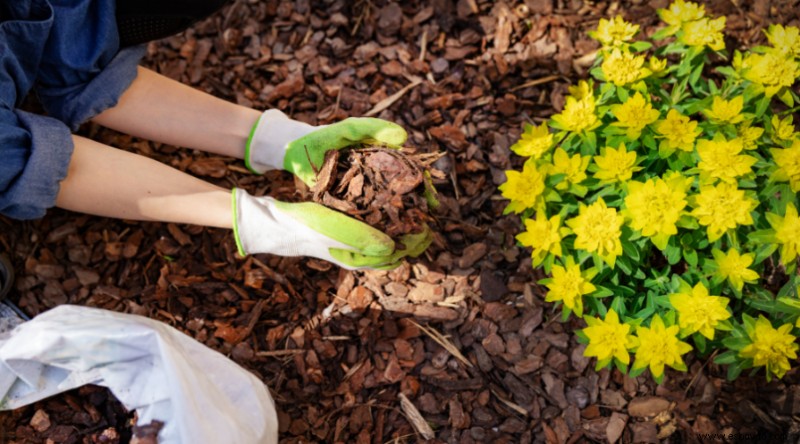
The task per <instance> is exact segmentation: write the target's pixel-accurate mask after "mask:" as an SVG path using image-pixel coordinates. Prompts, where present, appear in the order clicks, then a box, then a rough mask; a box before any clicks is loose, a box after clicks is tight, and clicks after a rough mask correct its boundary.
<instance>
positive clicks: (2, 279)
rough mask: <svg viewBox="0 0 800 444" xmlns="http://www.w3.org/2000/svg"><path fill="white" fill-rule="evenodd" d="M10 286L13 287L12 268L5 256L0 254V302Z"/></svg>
mask: <svg viewBox="0 0 800 444" xmlns="http://www.w3.org/2000/svg"><path fill="white" fill-rule="evenodd" d="M12 285H14V267H12V266H11V261H10V260H8V258H7V257H6V256H5V255H3V254H0V301H2V300H3V299H5V297H6V295H7V294H8V292H9V291H10V290H11V286H12Z"/></svg>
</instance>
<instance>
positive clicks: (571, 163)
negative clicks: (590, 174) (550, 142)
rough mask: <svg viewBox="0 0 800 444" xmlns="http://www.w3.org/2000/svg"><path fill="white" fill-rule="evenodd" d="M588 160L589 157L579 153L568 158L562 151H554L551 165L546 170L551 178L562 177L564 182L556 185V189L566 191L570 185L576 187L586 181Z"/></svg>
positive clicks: (559, 149)
mask: <svg viewBox="0 0 800 444" xmlns="http://www.w3.org/2000/svg"><path fill="white" fill-rule="evenodd" d="M590 160H591V158H590V157H589V156H581V154H580V153H576V154H575V155H574V156H572V157H570V155H569V154H567V152H566V151H564V150H563V149H561V148H558V149H556V151H555V152H554V153H553V164H552V165H550V166H549V168H548V170H547V172H548V174H550V175H551V176H555V175H556V174H563V175H564V180H562V181H561V182H559V183H558V184H557V185H556V189H557V190H566V189H567V188H569V186H570V185H578V184H579V183H581V182H583V180H584V179H586V167H588V166H589V161H590Z"/></svg>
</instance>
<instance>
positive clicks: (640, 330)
mask: <svg viewBox="0 0 800 444" xmlns="http://www.w3.org/2000/svg"><path fill="white" fill-rule="evenodd" d="M678 330H679V327H678V326H677V325H672V326H670V327H665V326H664V321H663V320H661V316H659V315H655V316H653V317H652V318H651V320H650V327H649V328H648V327H641V326H640V327H636V340H635V344H636V345H634V348H635V350H636V361H635V362H634V363H633V367H632V370H638V369H642V368H645V367H648V366H649V367H650V373H652V375H653V377H654V378H656V379H657V380H658V379H660V378H661V376H663V375H664V367H665V366H670V367H672V368H674V369H675V370H681V371H686V364H685V363H684V362H683V358H681V355H683V354H685V353H687V352H689V351H691V350H692V346H691V345H689V344H687V343H685V342H683V341H681V340H679V339H678Z"/></svg>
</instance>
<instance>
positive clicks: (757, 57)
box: [737, 52, 800, 97]
mask: <svg viewBox="0 0 800 444" xmlns="http://www.w3.org/2000/svg"><path fill="white" fill-rule="evenodd" d="M737 68H738V69H739V71H741V73H742V76H743V77H744V78H745V79H747V80H749V81H751V82H753V83H755V84H758V85H761V86H762V87H763V88H764V94H766V96H767V97H772V96H774V95H775V94H777V93H778V92H779V91H780V90H781V89H782V88H785V87H790V86H792V85H793V84H794V81H795V79H796V78H797V76H798V74H800V65H798V63H797V61H796V60H795V59H794V58H793V57H790V56H787V55H783V54H779V53H776V52H765V53H763V54H758V53H749V54H747V56H745V58H744V59H743V60H742V61H741V63H740V64H739V66H737Z"/></svg>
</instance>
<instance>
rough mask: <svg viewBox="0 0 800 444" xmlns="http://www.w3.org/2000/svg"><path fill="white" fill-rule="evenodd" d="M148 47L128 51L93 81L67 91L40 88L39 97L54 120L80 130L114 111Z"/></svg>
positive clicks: (64, 89)
mask: <svg viewBox="0 0 800 444" xmlns="http://www.w3.org/2000/svg"><path fill="white" fill-rule="evenodd" d="M146 50H147V47H146V46H145V45H140V46H133V47H130V48H125V49H123V50H121V51H120V52H119V53H117V55H116V56H114V58H113V59H111V61H110V62H109V64H108V65H107V66H105V67H104V68H103V70H102V71H100V73H98V74H97V76H95V77H94V78H92V80H90V81H89V82H87V83H84V84H81V85H73V86H69V87H63V88H41V87H40V88H38V89H37V94H38V96H39V98H40V100H41V102H42V104H43V105H44V108H45V110H47V112H48V114H50V115H51V116H52V117H54V118H56V119H58V120H60V121H62V122H64V123H65V124H66V125H67V126H68V127H69V128H70V129H71V130H73V131H76V130H77V129H78V127H79V126H80V125H81V124H83V123H84V122H86V121H88V120H90V119H92V118H93V117H95V116H97V115H98V114H100V113H102V112H103V111H105V110H107V109H109V108H113V107H114V106H115V105H116V104H117V103H118V102H119V98H120V97H121V96H122V94H123V93H124V92H125V91H126V90H127V89H128V87H130V85H131V83H132V82H133V80H134V79H135V78H136V73H137V67H138V65H139V62H140V61H141V59H142V57H144V55H145V52H146Z"/></svg>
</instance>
